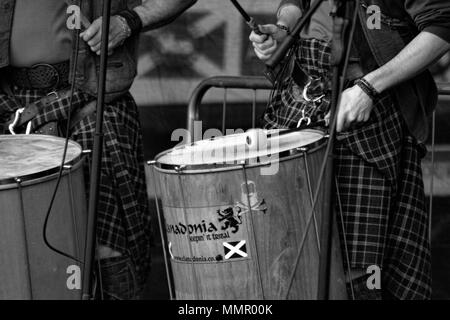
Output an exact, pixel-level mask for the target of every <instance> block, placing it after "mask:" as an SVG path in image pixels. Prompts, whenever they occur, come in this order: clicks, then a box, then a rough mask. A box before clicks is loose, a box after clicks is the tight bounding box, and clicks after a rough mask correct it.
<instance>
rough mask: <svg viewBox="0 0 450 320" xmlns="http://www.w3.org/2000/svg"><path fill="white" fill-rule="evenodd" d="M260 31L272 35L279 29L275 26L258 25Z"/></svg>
mask: <svg viewBox="0 0 450 320" xmlns="http://www.w3.org/2000/svg"><path fill="white" fill-rule="evenodd" d="M258 28H259V31H261V32H262V33H264V34H268V35H272V34H275V33H277V32H278V27H277V26H276V25H274V24H264V25H258Z"/></svg>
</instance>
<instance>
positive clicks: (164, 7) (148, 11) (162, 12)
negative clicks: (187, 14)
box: [134, 0, 196, 30]
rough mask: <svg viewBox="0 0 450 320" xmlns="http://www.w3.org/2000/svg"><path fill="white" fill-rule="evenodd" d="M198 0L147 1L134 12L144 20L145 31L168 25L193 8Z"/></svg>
mask: <svg viewBox="0 0 450 320" xmlns="http://www.w3.org/2000/svg"><path fill="white" fill-rule="evenodd" d="M195 2H196V0H145V1H143V3H142V5H140V6H137V7H136V8H134V11H136V13H137V14H138V15H139V17H140V18H141V20H142V25H143V26H144V30H151V29H156V28H159V27H161V26H163V25H166V24H168V23H170V22H172V21H173V20H175V19H176V18H177V17H178V16H179V15H180V14H182V13H183V12H184V11H185V10H187V9H188V8H189V7H191V6H192V5H193V4H194V3H195Z"/></svg>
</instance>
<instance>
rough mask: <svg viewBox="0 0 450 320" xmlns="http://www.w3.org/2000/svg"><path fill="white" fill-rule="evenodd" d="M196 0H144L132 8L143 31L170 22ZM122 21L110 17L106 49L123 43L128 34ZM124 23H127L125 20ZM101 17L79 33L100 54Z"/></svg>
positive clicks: (115, 17)
mask: <svg viewBox="0 0 450 320" xmlns="http://www.w3.org/2000/svg"><path fill="white" fill-rule="evenodd" d="M195 2H196V0H145V1H143V3H142V4H141V5H140V6H137V7H135V8H134V9H133V10H134V11H135V12H136V13H137V14H138V16H139V18H140V19H141V21H142V26H143V31H146V30H151V29H156V28H159V27H162V26H164V25H166V24H169V23H171V22H172V21H173V20H175V19H176V18H177V17H178V16H179V15H180V14H182V13H183V12H184V11H186V10H187V9H188V8H189V7H191V6H192V5H193V4H194V3H195ZM123 24H124V22H123V21H122V19H120V18H119V17H118V16H113V17H111V25H110V28H109V44H108V50H109V53H110V54H111V53H112V51H113V50H114V49H115V48H116V47H118V46H120V45H122V44H123V42H124V41H125V40H126V39H127V38H128V37H129V36H130V34H129V33H128V32H126V31H125V30H126V29H125V28H124V26H123ZM125 24H127V23H126V22H125ZM101 26H102V18H101V17H100V18H98V19H97V20H95V21H94V22H93V23H92V24H91V25H90V26H88V28H87V30H86V31H84V32H82V33H81V35H80V36H81V37H82V39H83V40H84V41H86V42H87V44H88V45H89V46H90V48H91V50H92V51H94V52H96V53H97V54H100V47H101V36H102V32H101V31H102V30H101ZM128 27H129V26H128Z"/></svg>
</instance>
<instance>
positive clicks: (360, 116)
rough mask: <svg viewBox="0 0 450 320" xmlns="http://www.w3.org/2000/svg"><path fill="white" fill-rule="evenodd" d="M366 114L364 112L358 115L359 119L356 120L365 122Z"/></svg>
mask: <svg viewBox="0 0 450 320" xmlns="http://www.w3.org/2000/svg"><path fill="white" fill-rule="evenodd" d="M365 116H366V115H365V113H364V112H363V113H360V114H359V115H358V117H357V118H356V122H364V118H365Z"/></svg>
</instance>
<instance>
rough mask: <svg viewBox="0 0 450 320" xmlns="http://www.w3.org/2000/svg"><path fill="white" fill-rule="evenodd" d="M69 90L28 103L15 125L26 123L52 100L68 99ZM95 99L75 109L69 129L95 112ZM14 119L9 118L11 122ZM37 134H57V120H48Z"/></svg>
mask: <svg viewBox="0 0 450 320" xmlns="http://www.w3.org/2000/svg"><path fill="white" fill-rule="evenodd" d="M70 95H71V92H70V90H60V91H57V92H51V93H49V94H48V95H46V96H45V97H43V98H41V99H39V100H37V101H35V102H33V103H30V104H29V105H27V106H26V107H25V108H24V110H23V112H22V113H21V114H20V117H19V118H18V119H17V120H16V123H15V127H16V128H19V127H22V126H24V125H26V124H27V123H28V122H30V121H31V120H33V119H34V118H35V117H36V116H37V115H38V114H39V112H40V111H41V110H42V108H45V107H46V106H48V105H50V104H51V103H53V102H54V101H57V100H60V99H61V100H62V99H70ZM95 106H96V100H94V101H91V102H89V103H88V104H86V105H85V106H84V107H83V108H81V109H79V110H77V111H76V113H75V114H74V115H73V117H72V119H71V121H70V129H73V128H74V127H75V125H76V124H77V123H79V122H80V121H81V120H83V119H84V118H85V117H87V116H88V115H90V114H93V113H94V112H95ZM13 121H14V120H11V121H10V123H12V122H13ZM37 133H39V134H46V135H58V129H57V122H50V123H47V124H45V125H43V126H42V127H40V128H39V130H38V131H37Z"/></svg>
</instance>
